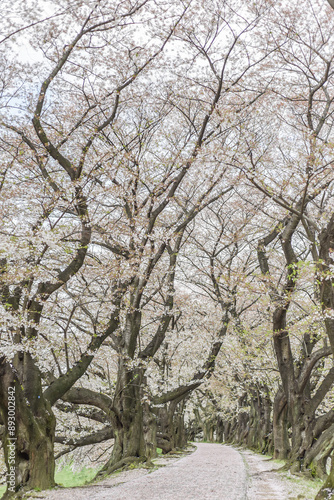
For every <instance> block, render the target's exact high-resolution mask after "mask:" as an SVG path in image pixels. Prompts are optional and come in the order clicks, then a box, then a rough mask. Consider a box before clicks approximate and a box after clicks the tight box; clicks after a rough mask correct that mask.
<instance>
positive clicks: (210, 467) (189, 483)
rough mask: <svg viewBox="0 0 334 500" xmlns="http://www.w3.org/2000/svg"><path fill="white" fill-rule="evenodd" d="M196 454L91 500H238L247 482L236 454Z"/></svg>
mask: <svg viewBox="0 0 334 500" xmlns="http://www.w3.org/2000/svg"><path fill="white" fill-rule="evenodd" d="M196 446H197V450H196V451H195V452H194V453H193V454H191V455H189V456H187V457H184V458H181V459H180V460H178V461H176V462H174V463H172V464H171V465H169V466H167V467H162V468H161V469H159V470H157V471H156V472H153V473H152V474H148V475H147V476H144V477H141V478H138V479H135V480H134V481H131V482H128V483H125V484H121V485H119V486H117V487H116V488H115V489H114V490H113V491H112V494H111V492H110V491H108V492H107V491H104V492H102V491H100V492H98V493H97V494H96V495H90V496H89V498H90V500H99V499H101V500H102V499H111V498H112V500H130V499H131V500H144V499H145V500H158V499H160V500H176V499H180V500H194V499H198V500H222V499H226V500H241V499H244V498H246V487H247V478H246V470H245V466H244V463H243V459H242V457H241V455H240V453H238V452H237V451H236V450H234V449H233V448H230V447H228V446H222V445H219V444H206V443H198V444H196Z"/></svg>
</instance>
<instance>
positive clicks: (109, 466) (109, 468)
mask: <svg viewBox="0 0 334 500" xmlns="http://www.w3.org/2000/svg"><path fill="white" fill-rule="evenodd" d="M145 461H146V457H144V456H141V457H135V456H133V457H126V458H122V459H121V460H119V461H118V462H116V463H114V464H113V463H112V462H111V461H109V462H107V463H106V464H105V465H104V466H103V468H102V469H101V470H100V471H99V472H98V473H97V474H96V476H95V477H94V478H93V479H92V481H91V482H94V481H96V480H98V479H102V478H104V477H106V476H109V475H110V474H112V473H113V472H115V471H116V470H119V469H122V468H123V467H125V466H126V465H129V464H131V463H133V464H139V463H141V462H145Z"/></svg>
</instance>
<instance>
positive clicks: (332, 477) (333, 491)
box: [315, 454, 334, 500]
mask: <svg viewBox="0 0 334 500" xmlns="http://www.w3.org/2000/svg"><path fill="white" fill-rule="evenodd" d="M333 497H334V456H333V454H332V465H331V471H330V473H329V476H328V478H327V480H326V481H325V484H324V485H323V487H322V488H321V490H320V491H319V493H318V494H317V496H316V497H315V500H330V499H332V498H333Z"/></svg>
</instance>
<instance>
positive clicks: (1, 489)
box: [0, 486, 6, 498]
mask: <svg viewBox="0 0 334 500" xmlns="http://www.w3.org/2000/svg"><path fill="white" fill-rule="evenodd" d="M5 491H6V486H0V498H2V495H3V494H4V493H5Z"/></svg>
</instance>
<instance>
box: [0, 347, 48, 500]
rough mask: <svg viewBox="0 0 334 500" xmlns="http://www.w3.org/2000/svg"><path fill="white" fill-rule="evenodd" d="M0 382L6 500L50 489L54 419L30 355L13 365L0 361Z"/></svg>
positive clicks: (18, 357)
mask: <svg viewBox="0 0 334 500" xmlns="http://www.w3.org/2000/svg"><path fill="white" fill-rule="evenodd" d="M0 378H1V385H0V412H1V417H2V420H3V422H4V423H5V432H4V435H3V449H4V454H5V461H6V465H7V467H8V471H9V479H10V481H9V482H8V485H7V486H8V489H7V492H6V496H7V497H9V496H11V495H12V494H14V492H17V491H18V490H20V489H22V488H24V489H26V490H31V489H35V488H38V489H41V490H44V489H48V488H52V487H53V486H54V485H55V482H54V472H55V460H54V435H55V417H54V415H53V413H52V410H51V407H50V405H49V404H48V402H47V401H46V400H45V398H44V397H43V394H42V386H41V376H40V372H39V370H38V368H37V367H36V365H35V363H34V360H33V358H32V357H31V355H30V354H29V353H18V354H16V355H15V357H14V360H13V362H12V364H9V363H7V362H6V361H5V360H4V359H2V361H1V363H0ZM14 414H15V421H14V420H13V418H12V417H13V415H14Z"/></svg>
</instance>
